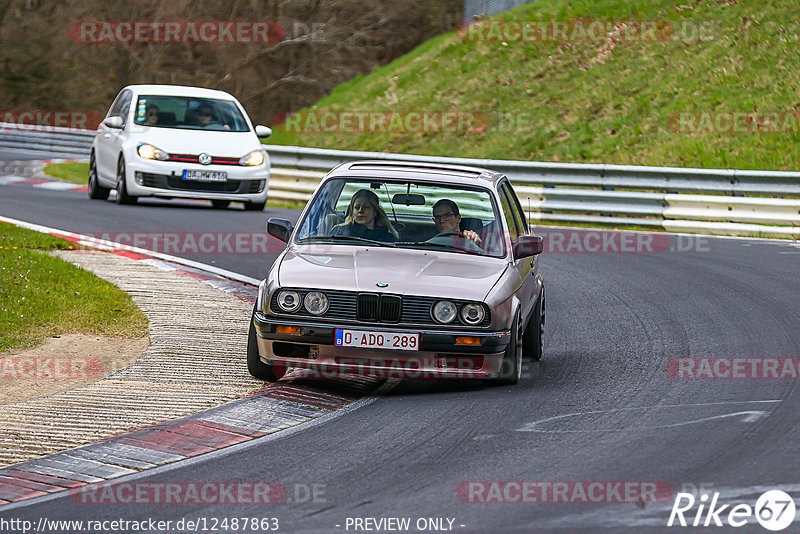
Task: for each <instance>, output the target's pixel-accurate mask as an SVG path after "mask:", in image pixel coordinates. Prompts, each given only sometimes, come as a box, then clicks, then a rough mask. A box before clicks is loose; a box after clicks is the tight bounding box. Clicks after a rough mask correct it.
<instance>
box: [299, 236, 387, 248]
mask: <svg viewBox="0 0 800 534" xmlns="http://www.w3.org/2000/svg"><path fill="white" fill-rule="evenodd" d="M341 240H344V241H358V242H360V243H369V244H370V245H378V246H379V247H396V246H397V245H395V244H394V243H390V242H388V241H375V240H374V239H367V238H366V237H356V236H352V235H319V236H315V237H304V238H303V239H298V241H297V242H298V243H308V242H311V241H341Z"/></svg>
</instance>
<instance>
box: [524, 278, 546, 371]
mask: <svg viewBox="0 0 800 534" xmlns="http://www.w3.org/2000/svg"><path fill="white" fill-rule="evenodd" d="M544 313H545V299H544V286H542V294H541V295H540V296H539V300H538V301H537V302H536V306H535V307H534V308H533V313H532V314H531V318H530V319H529V320H528V326H527V327H526V328H525V333H524V334H522V356H523V357H524V358H527V359H529V360H531V361H534V362H538V361H539V360H541V359H542V355H543V354H544Z"/></svg>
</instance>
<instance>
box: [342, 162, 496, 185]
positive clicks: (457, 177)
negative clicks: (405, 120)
mask: <svg viewBox="0 0 800 534" xmlns="http://www.w3.org/2000/svg"><path fill="white" fill-rule="evenodd" d="M343 175H347V176H357V177H370V178H410V179H425V180H431V181H435V182H444V183H463V184H475V183H476V182H485V184H484V185H490V184H494V183H495V182H497V181H498V180H500V179H501V178H502V177H503V175H502V174H500V173H499V172H496V171H492V170H489V169H482V168H480V167H467V166H463V165H446V164H441V163H427V162H419V161H391V160H363V161H353V162H350V163H343V164H342V165H340V166H338V167H336V168H335V169H333V170H332V171H331V172H330V173H329V174H328V177H333V176H343Z"/></svg>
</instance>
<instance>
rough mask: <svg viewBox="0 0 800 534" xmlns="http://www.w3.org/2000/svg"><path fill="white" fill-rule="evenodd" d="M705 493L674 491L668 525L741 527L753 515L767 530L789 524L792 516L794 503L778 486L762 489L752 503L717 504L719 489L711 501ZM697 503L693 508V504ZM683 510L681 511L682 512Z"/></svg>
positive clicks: (784, 526) (748, 521)
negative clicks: (675, 493)
mask: <svg viewBox="0 0 800 534" xmlns="http://www.w3.org/2000/svg"><path fill="white" fill-rule="evenodd" d="M708 500H709V499H708V494H703V495H701V496H700V497H699V498H695V496H694V495H693V494H691V493H678V494H677V495H676V496H675V502H674V503H673V504H672V512H671V513H670V515H669V521H668V522H667V526H668V527H672V526H679V525H680V526H682V527H686V526H692V527H700V526H703V527H709V526H715V527H721V526H730V527H735V528H738V527H742V526H744V525H746V524H747V523H752V522H753V518H755V521H758V524H760V525H761V526H762V527H764V528H765V529H767V530H772V531H779V530H783V529H785V528H786V527H788V526H789V525H791V524H792V522H793V521H794V517H795V504H794V500H793V499H792V497H791V496H790V495H789V494H788V493H786V492H784V491H781V490H770V491H767V492H765V493H763V494H762V495H761V496H760V497H759V498H758V500H757V501H756V505H755V507H752V506H750V505H749V504H745V503H740V504H735V505H732V504H722V505H720V504H718V500H719V492H718V491H716V492H714V495H713V496H712V497H711V502H708ZM695 505H697V510H696V511H694V510H693V509H694V507H695ZM684 514H685V515H684Z"/></svg>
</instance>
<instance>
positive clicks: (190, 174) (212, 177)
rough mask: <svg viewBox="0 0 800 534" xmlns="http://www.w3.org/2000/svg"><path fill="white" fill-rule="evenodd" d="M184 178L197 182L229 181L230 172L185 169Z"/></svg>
mask: <svg viewBox="0 0 800 534" xmlns="http://www.w3.org/2000/svg"><path fill="white" fill-rule="evenodd" d="M183 179H184V180H193V181H195V182H227V181H228V173H227V172H225V171H189V170H184V171H183Z"/></svg>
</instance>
